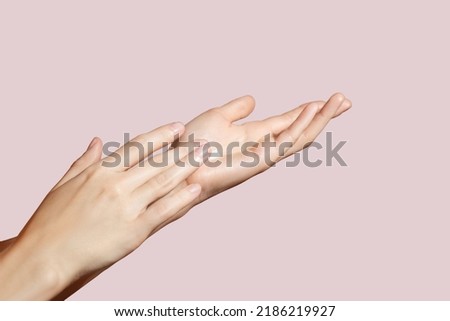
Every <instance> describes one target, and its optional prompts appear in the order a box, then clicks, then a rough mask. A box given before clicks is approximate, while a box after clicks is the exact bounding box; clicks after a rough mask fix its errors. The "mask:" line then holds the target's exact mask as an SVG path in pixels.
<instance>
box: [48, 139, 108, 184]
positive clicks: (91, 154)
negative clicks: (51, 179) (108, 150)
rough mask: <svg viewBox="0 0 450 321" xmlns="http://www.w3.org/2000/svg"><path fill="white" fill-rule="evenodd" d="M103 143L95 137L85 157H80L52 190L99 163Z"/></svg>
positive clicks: (84, 154)
mask: <svg viewBox="0 0 450 321" xmlns="http://www.w3.org/2000/svg"><path fill="white" fill-rule="evenodd" d="M102 146H103V144H102V141H101V139H100V138H98V137H94V138H93V139H92V141H91V143H90V144H89V146H88V148H87V149H86V151H85V152H84V153H83V155H81V156H80V158H78V159H77V160H76V161H75V162H74V163H73V164H72V166H70V168H69V170H68V171H67V172H66V174H64V176H63V178H61V179H60V181H59V182H58V183H57V184H56V185H55V186H54V187H53V188H52V191H53V190H55V189H57V188H58V187H60V186H61V185H63V184H64V183H66V182H68V181H69V180H71V179H72V178H74V177H75V176H77V175H78V174H80V173H81V172H82V171H84V170H85V169H86V168H88V167H89V166H91V165H92V164H94V163H96V162H98V161H99V160H100V159H101V157H102Z"/></svg>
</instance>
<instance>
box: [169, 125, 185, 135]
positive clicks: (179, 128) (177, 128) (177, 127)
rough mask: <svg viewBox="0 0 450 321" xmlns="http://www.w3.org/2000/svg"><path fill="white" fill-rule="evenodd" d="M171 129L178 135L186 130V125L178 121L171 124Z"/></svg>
mask: <svg viewBox="0 0 450 321" xmlns="http://www.w3.org/2000/svg"><path fill="white" fill-rule="evenodd" d="M170 129H171V130H172V131H173V134H174V135H178V134H180V133H181V132H182V131H183V130H184V125H183V124H182V123H179V122H176V123H173V124H170Z"/></svg>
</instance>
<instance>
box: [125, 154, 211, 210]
mask: <svg viewBox="0 0 450 321" xmlns="http://www.w3.org/2000/svg"><path fill="white" fill-rule="evenodd" d="M207 155H208V152H207V151H205V148H203V145H202V146H200V147H197V148H195V149H194V151H193V152H191V153H189V154H188V155H186V156H185V157H184V158H183V159H182V160H181V161H179V162H178V163H176V164H174V165H172V166H171V167H169V168H167V169H166V170H163V171H161V172H160V173H158V174H157V175H155V176H154V177H152V178H150V179H149V180H148V181H146V182H145V183H144V184H142V185H141V186H139V187H137V188H136V189H135V190H134V191H133V195H134V197H135V199H136V200H137V204H138V206H139V207H140V208H146V207H147V206H148V205H149V204H151V203H153V202H154V201H156V200H157V199H159V198H161V197H163V196H164V195H166V194H167V193H169V192H170V191H171V190H172V189H174V188H175V187H176V186H177V185H178V184H180V183H181V182H182V181H184V180H185V179H186V178H188V177H189V176H190V175H192V174H193V173H194V172H195V171H196V170H197V169H199V168H200V166H201V165H202V164H203V162H204V159H205V157H206V156H207Z"/></svg>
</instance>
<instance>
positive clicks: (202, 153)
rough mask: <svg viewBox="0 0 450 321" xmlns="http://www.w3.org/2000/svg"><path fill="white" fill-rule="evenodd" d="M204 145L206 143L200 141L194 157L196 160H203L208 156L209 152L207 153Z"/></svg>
mask: <svg viewBox="0 0 450 321" xmlns="http://www.w3.org/2000/svg"><path fill="white" fill-rule="evenodd" d="M204 145H205V143H204V144H202V143H200V146H199V147H197V148H196V149H195V150H194V159H195V161H196V162H203V161H204V160H205V159H206V158H207V157H208V153H205V148H204V147H203V146H204Z"/></svg>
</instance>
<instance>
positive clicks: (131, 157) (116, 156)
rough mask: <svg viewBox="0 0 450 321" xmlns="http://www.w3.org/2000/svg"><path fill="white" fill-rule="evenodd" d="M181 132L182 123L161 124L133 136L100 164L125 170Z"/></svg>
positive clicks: (182, 130) (170, 141)
mask: <svg viewBox="0 0 450 321" xmlns="http://www.w3.org/2000/svg"><path fill="white" fill-rule="evenodd" d="M183 132H184V125H183V124H182V123H172V124H169V125H165V126H161V127H159V128H157V129H155V130H152V131H151V132H148V133H145V134H141V135H139V136H137V137H135V138H133V139H132V140H130V141H129V142H127V143H126V144H125V145H123V146H122V147H120V148H119V149H118V150H117V151H115V152H113V153H112V154H111V155H109V156H107V157H105V159H104V160H103V163H102V164H103V165H104V166H106V167H113V168H116V169H117V170H118V171H124V170H127V169H129V168H131V167H133V166H134V165H136V164H137V163H139V162H140V161H142V160H143V159H144V158H145V157H147V156H148V155H150V154H151V153H153V152H155V151H157V150H159V149H160V148H162V147H163V146H166V145H168V144H170V143H172V142H173V141H174V140H175V139H176V138H177V137H179V135H181V134H182V133H183Z"/></svg>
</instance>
